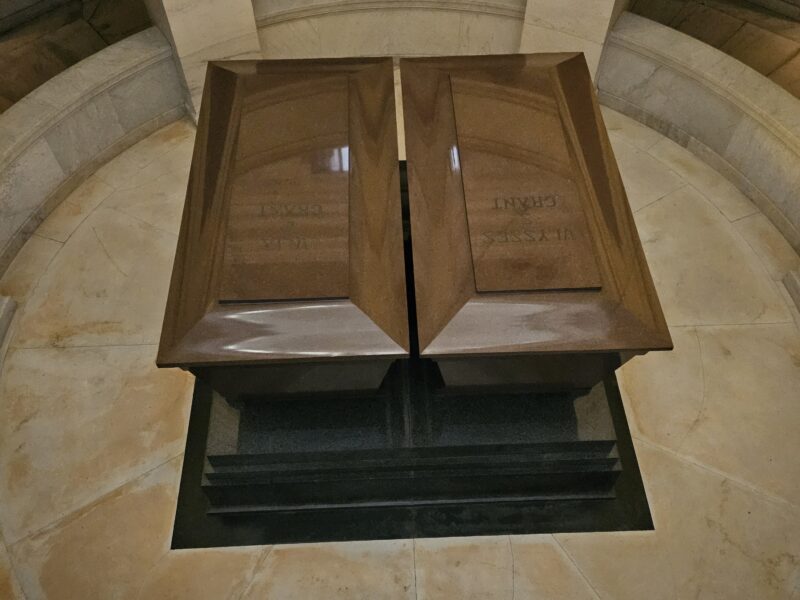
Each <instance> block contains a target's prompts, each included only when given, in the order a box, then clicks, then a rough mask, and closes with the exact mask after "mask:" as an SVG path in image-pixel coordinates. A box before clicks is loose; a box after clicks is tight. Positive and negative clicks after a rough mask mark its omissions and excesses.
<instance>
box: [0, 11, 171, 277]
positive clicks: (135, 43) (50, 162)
mask: <svg viewBox="0 0 800 600" xmlns="http://www.w3.org/2000/svg"><path fill="white" fill-rule="evenodd" d="M184 110H185V109H184V105H183V95H182V89H181V85H180V80H179V79H178V75H177V72H176V70H175V63H174V61H173V57H172V48H171V46H170V44H169V43H168V42H167V40H166V39H165V38H164V36H163V35H162V34H161V33H160V32H159V31H158V30H157V29H156V28H155V27H151V28H150V29H147V30H145V31H142V32H140V33H137V34H135V35H132V36H130V37H128V38H126V39H124V40H122V41H120V42H117V43H116V44H113V45H111V46H109V47H108V48H106V49H104V50H101V51H100V52H98V53H96V54H94V55H92V56H90V57H88V58H86V59H85V60H83V61H81V62H79V63H77V64H76V65H74V66H72V67H70V68H69V69H67V70H66V71H64V72H62V73H60V74H59V75H57V76H56V77H53V78H52V79H50V80H49V81H47V82H46V83H45V84H43V85H41V86H40V87H38V88H36V89H35V90H34V91H33V92H31V93H30V94H28V95H27V96H25V97H24V98H22V99H21V100H20V101H19V102H17V103H16V104H14V105H13V106H11V107H10V108H9V109H8V110H7V111H5V112H4V113H2V114H0V274H2V273H3V272H5V270H6V269H7V268H8V265H9V264H10V263H11V261H12V260H13V258H14V256H15V255H16V254H17V252H18V250H19V249H20V248H21V247H22V245H23V244H24V243H25V241H26V240H27V239H28V238H29V237H30V235H31V234H32V233H33V231H34V230H35V229H36V227H37V226H38V225H39V223H41V222H42V221H43V220H44V218H45V217H46V216H47V215H48V214H49V213H50V212H51V211H52V210H53V209H54V208H55V207H56V206H57V205H58V204H59V203H60V202H61V200H62V199H63V198H65V197H66V196H67V195H68V194H69V193H70V192H71V191H72V190H73V189H75V188H76V187H77V186H78V185H79V184H80V183H81V182H82V181H83V180H84V179H85V178H86V177H87V176H88V175H90V174H91V173H92V172H93V171H94V170H95V169H96V168H97V167H98V166H100V165H101V164H103V163H104V162H106V161H107V160H108V159H109V158H111V157H113V156H115V155H116V154H118V153H119V152H120V151H122V150H123V149H125V148H127V147H128V146H130V145H132V144H133V143H135V142H137V141H139V140H140V139H142V138H143V137H145V136H146V135H149V134H150V133H152V132H153V131H155V130H156V129H158V128H160V127H162V126H164V125H165V124H167V123H169V122H171V121H174V120H175V119H177V118H179V117H180V116H181V115H182V114H183V113H184Z"/></svg>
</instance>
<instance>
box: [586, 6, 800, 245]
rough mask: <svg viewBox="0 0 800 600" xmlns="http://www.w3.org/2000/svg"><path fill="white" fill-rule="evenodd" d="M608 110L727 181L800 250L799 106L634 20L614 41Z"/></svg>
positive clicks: (744, 71) (745, 70) (628, 19)
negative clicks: (689, 154) (683, 149)
mask: <svg viewBox="0 0 800 600" xmlns="http://www.w3.org/2000/svg"><path fill="white" fill-rule="evenodd" d="M597 83H598V87H599V91H600V97H601V101H602V102H603V104H605V105H607V106H609V107H611V108H614V109H616V110H618V111H620V112H623V113H625V114H627V115H628V116H630V117H633V118H635V119H636V120H638V121H640V122H642V123H644V124H645V125H648V126H650V127H652V128H653V129H656V130H658V131H660V132H662V133H664V134H665V135H667V136H669V137H670V138H672V139H673V140H674V141H676V142H678V143H679V144H681V145H683V146H685V147H687V148H688V149H689V150H691V151H692V152H694V153H695V154H697V155H698V156H700V157H701V158H702V159H703V160H705V161H706V162H707V163H709V164H710V165H711V166H712V167H714V168H716V169H717V170H718V171H720V172H722V173H723V174H725V175H726V176H727V177H728V178H729V179H731V180H732V181H733V182H734V183H735V184H736V185H737V186H738V187H739V188H740V189H741V190H742V191H743V192H744V193H745V194H747V195H748V196H749V197H750V198H751V199H752V200H753V201H754V202H755V204H756V205H757V206H758V207H759V208H760V209H761V210H762V212H764V213H765V214H766V215H767V217H769V219H770V220H771V221H772V222H773V223H774V224H775V225H776V226H777V227H778V229H779V230H780V231H781V232H782V233H783V235H784V236H785V237H786V239H787V240H788V241H789V243H790V244H791V245H792V246H793V247H794V248H795V250H797V251H800V102H798V100H797V99H796V98H794V97H793V96H792V95H791V94H789V93H788V92H786V91H785V90H784V89H782V88H781V87H779V86H778V85H776V84H775V83H773V82H772V81H770V80H769V79H767V78H766V77H764V76H762V75H760V74H758V73H757V72H756V71H754V70H752V69H751V68H750V67H748V66H746V65H744V64H743V63H741V62H739V61H738V60H736V59H734V58H732V57H730V56H727V55H726V54H723V53H722V52H720V51H719V50H716V49H715V48H712V47H711V46H708V45H707V44H704V43H702V42H699V41H697V40H695V39H693V38H691V37H688V36H686V35H684V34H682V33H679V32H677V31H675V30H673V29H671V28H669V27H666V26H664V25H660V24H658V23H656V22H654V21H650V20H649V19H645V18H643V17H639V16H637V15H634V14H631V13H625V14H623V15H622V17H621V18H620V20H619V21H618V22H617V24H616V26H615V27H614V29H613V30H612V32H611V34H610V35H609V38H608V40H607V45H606V48H605V51H604V53H603V58H602V60H601V63H600V69H599V72H598V77H597Z"/></svg>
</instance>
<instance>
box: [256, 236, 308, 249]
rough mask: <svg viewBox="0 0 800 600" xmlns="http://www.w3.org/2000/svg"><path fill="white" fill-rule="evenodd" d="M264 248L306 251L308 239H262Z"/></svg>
mask: <svg viewBox="0 0 800 600" xmlns="http://www.w3.org/2000/svg"><path fill="white" fill-rule="evenodd" d="M262 242H263V244H264V248H266V249H267V250H271V251H277V250H308V239H306V238H302V237H280V238H264V239H263V240H262Z"/></svg>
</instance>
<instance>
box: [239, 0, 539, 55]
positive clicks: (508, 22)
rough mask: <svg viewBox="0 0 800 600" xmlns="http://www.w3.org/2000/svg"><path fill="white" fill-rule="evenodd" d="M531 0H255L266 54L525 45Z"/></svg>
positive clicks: (459, 50) (492, 49) (490, 49)
mask: <svg viewBox="0 0 800 600" xmlns="http://www.w3.org/2000/svg"><path fill="white" fill-rule="evenodd" d="M525 5H526V0H483V1H481V0H255V1H254V3H253V9H254V12H255V17H256V24H257V26H258V35H259V39H260V42H261V49H262V53H263V55H264V57H265V58H305V57H322V56H324V57H332V56H366V55H369V56H384V55H404V56H413V55H430V54H496V53H511V52H518V51H519V43H520V35H521V32H522V25H523V21H524V18H525Z"/></svg>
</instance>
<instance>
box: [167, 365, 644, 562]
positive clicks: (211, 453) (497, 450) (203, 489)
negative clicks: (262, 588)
mask: <svg viewBox="0 0 800 600" xmlns="http://www.w3.org/2000/svg"><path fill="white" fill-rule="evenodd" d="M435 371H436V369H435V366H434V365H433V364H432V363H428V362H427V361H424V360H419V361H398V362H397V363H395V365H394V366H393V367H392V369H391V371H390V372H389V374H388V375H387V378H386V381H385V382H384V385H383V386H382V388H381V390H380V392H379V393H378V394H377V395H376V396H374V397H351V398H346V397H345V398H317V399H309V401H307V402H274V401H273V402H265V401H263V400H260V399H258V398H247V399H240V400H238V401H236V402H234V403H233V404H229V403H228V402H227V401H226V400H225V399H223V398H222V397H221V396H219V395H218V394H216V393H215V392H213V391H212V390H210V389H209V388H208V387H206V386H205V385H204V384H202V382H199V381H198V383H197V385H196V388H195V394H194V399H193V405H192V414H191V420H190V425H189V437H188V440H187V447H186V457H185V462H184V467H183V473H182V478H181V488H180V496H179V500H178V508H177V514H176V520H175V530H174V537H173V547H174V548H192V547H208V546H230V545H247V544H272V543H293V542H311V541H335V540H358V539H387V538H410V537H440V536H464V535H495V534H506V533H509V534H522V533H554V532H565V531H610V530H630V529H651V528H652V521H651V519H650V513H649V509H648V505H647V499H646V496H645V493H644V489H643V486H642V481H641V477H640V474H639V469H638V464H637V462H636V457H635V455H634V452H633V447H632V444H631V439H630V433H629V431H628V427H627V423H626V422H625V418H624V413H623V410H622V404H621V400H620V396H619V391H618V389H617V386H616V381H614V380H610V381H606V382H604V383H603V384H600V385H598V386H597V387H595V388H594V389H592V390H584V391H579V392H573V393H570V394H554V393H528V394H524V393H519V392H514V393H511V392H492V393H486V392H480V393H477V392H476V393H474V394H470V393H467V392H465V393H459V394H457V395H439V394H437V392H436V389H437V388H436V385H435V383H434V384H433V385H431V383H430V382H429V381H427V378H430V377H434V376H435ZM406 384H407V385H406ZM426 389H427V390H428V391H427V392H426V391H425V390H426Z"/></svg>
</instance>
